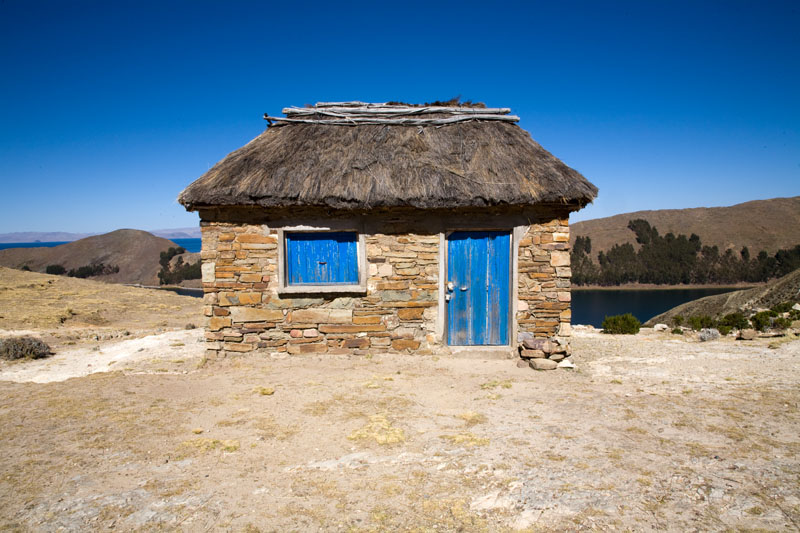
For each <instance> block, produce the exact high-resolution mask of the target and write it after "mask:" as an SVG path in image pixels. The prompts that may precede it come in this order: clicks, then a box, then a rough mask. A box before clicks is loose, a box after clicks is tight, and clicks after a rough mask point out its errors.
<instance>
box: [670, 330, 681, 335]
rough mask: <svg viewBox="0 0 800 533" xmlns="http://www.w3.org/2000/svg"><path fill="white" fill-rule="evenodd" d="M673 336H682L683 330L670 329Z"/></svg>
mask: <svg viewBox="0 0 800 533" xmlns="http://www.w3.org/2000/svg"><path fill="white" fill-rule="evenodd" d="M672 334H673V335H683V330H682V329H681V328H673V329H672Z"/></svg>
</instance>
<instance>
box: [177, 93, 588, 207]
mask: <svg viewBox="0 0 800 533" xmlns="http://www.w3.org/2000/svg"><path fill="white" fill-rule="evenodd" d="M344 104H345V105H344V106H343V105H342V103H337V104H327V105H326V104H319V105H318V106H317V108H318V109H320V110H325V107H328V109H327V110H326V111H328V110H330V109H331V106H336V107H335V109H336V112H337V113H341V112H342V109H343V108H345V111H344V113H345V115H347V113H348V112H347V110H346V107H347V104H348V103H344ZM380 106H384V109H387V113H386V114H385V115H383V114H380V113H378V114H376V113H375V112H374V110H375V109H376V105H375V104H370V108H371V109H372V110H373V112H372V113H370V114H369V117H370V118H369V120H370V121H371V122H374V121H375V120H377V121H380V120H382V119H386V120H387V121H396V120H397V118H398V113H397V109H396V108H397V107H402V105H400V104H392V105H389V104H378V105H377V107H378V108H379V107H380ZM351 107H353V108H355V107H357V106H351ZM294 109H300V108H294ZM450 109H452V108H442V113H441V114H437V113H435V112H434V113H431V112H427V114H425V115H423V116H422V118H421V117H420V115H419V109H416V110H415V111H414V114H413V115H412V117H413V120H414V121H415V123H414V125H397V124H395V123H368V124H363V123H362V124H357V125H354V124H349V125H343V122H346V121H347V120H349V119H351V117H363V114H361V113H359V114H356V111H353V112H352V113H353V114H352V115H351V117H347V116H346V117H344V118H342V117H341V116H336V117H332V116H330V113H327V114H323V113H322V112H321V113H320V114H311V115H308V114H307V112H306V113H305V114H304V115H302V120H306V121H309V120H310V122H305V123H291V122H285V121H284V122H281V120H288V119H280V118H275V117H270V119H272V120H274V121H277V122H276V124H275V125H273V126H271V127H269V128H268V129H267V131H265V132H264V133H262V134H261V135H259V136H258V137H256V138H255V139H253V140H252V141H251V142H250V143H248V144H247V145H245V146H244V147H242V148H240V149H239V150H236V151H235V152H233V153H231V154H229V155H228V156H227V157H226V158H225V159H223V160H222V161H220V162H219V163H217V164H216V165H215V166H214V167H213V168H212V169H211V170H209V171H208V172H206V174H204V175H203V176H202V177H200V178H199V179H198V180H197V181H195V182H194V183H192V184H191V185H189V187H187V188H186V190H184V191H183V192H182V193H181V195H180V197H179V198H178V200H179V201H180V203H181V204H183V205H184V206H185V207H186V208H187V209H189V210H196V209H200V208H204V207H215V206H234V205H242V206H263V207H294V206H308V207H311V206H320V207H332V208H337V209H370V208H377V207H416V208H423V209H430V208H459V207H478V206H490V205H516V206H529V205H535V204H561V205H565V206H567V207H568V208H570V209H578V208H580V207H583V206H584V205H586V204H587V203H589V202H591V201H592V200H593V199H594V198H595V196H596V195H597V188H596V187H595V186H594V185H592V184H591V183H589V182H588V181H587V180H586V178H584V177H583V176H582V175H581V174H580V173H578V172H577V171H575V170H574V169H572V168H570V167H568V166H567V165H565V164H564V163H562V162H561V161H560V160H558V159H557V158H556V157H554V156H553V155H552V154H550V153H549V152H548V151H547V150H545V149H544V148H542V147H541V146H540V145H539V144H538V143H536V141H534V140H533V139H531V137H530V135H529V134H528V133H527V132H525V131H524V130H522V129H521V128H520V127H519V126H517V125H516V124H514V123H513V119H514V118H515V117H509V116H507V113H508V110H507V109H496V110H492V109H486V110H485V112H486V113H488V114H490V115H495V116H494V117H490V118H488V119H487V118H486V116H487V115H486V114H484V113H483V112H482V114H480V115H476V114H475V109H474V108H472V109H470V111H469V112H465V113H463V114H459V113H458V112H456V113H455V114H454V112H453V111H451V110H450ZM362 110H363V108H362ZM446 110H447V112H445V111H446ZM362 113H363V111H362ZM287 114H288V115H289V116H295V115H292V114H291V110H289V111H288V112H287ZM298 116H299V115H298ZM454 117H455V118H457V119H458V121H456V122H455V123H451V124H447V125H436V121H437V120H441V119H446V120H448V121H449V120H452V119H453V118H454ZM509 119H512V121H509ZM420 120H422V121H427V122H422V123H421V124H420V123H419V121H420Z"/></svg>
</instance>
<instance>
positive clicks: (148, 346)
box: [0, 304, 800, 532]
mask: <svg viewBox="0 0 800 533" xmlns="http://www.w3.org/2000/svg"><path fill="white" fill-rule="evenodd" d="M187 305H188V304H187ZM107 327H110V326H107ZM62 334H64V335H66V333H65V332H62ZM201 336H202V334H201V331H200V330H199V329H194V330H184V329H177V324H176V328H175V329H173V330H170V331H165V332H162V333H160V334H157V335H151V336H141V335H140V336H139V337H138V338H134V336H131V337H113V335H110V334H109V335H108V336H107V338H106V340H105V341H92V340H91V339H89V340H86V341H85V342H79V343H77V344H76V345H74V346H73V345H62V346H61V348H59V350H57V352H58V353H57V354H56V355H55V356H53V358H52V359H51V360H48V361H44V362H42V361H32V362H24V363H13V364H9V363H6V364H4V365H3V366H2V367H0V433H2V443H3V445H2V454H0V529H9V530H32V531H33V530H35V531H58V530H64V531H84V530H122V531H127V530H145V531H147V530H183V531H209V530H212V531H317V530H325V531H329V530H333V531H339V530H342V531H354V532H356V531H359V532H360V531H394V530H401V531H503V530H514V529H517V530H532V531H550V530H569V531H575V530H617V531H626V530H630V531H642V530H667V531H707V530H716V531H725V530H773V531H776V530H797V529H798V524H800V460H798V457H800V415H798V400H799V399H800V392H799V391H800V383H798V382H799V381H800V372H799V371H798V370H800V341H798V340H783V341H781V340H775V339H772V340H771V339H757V340H754V341H746V342H742V341H738V342H737V341H734V340H733V339H730V338H724V339H721V340H717V341H711V342H706V343H700V342H699V341H697V340H695V339H693V338H691V337H689V336H687V337H685V338H684V337H677V336H673V335H670V334H668V333H655V332H653V331H652V330H643V333H641V334H639V335H637V336H609V335H601V334H599V333H596V332H594V331H592V330H586V329H580V328H578V329H576V332H575V336H574V337H573V341H572V342H573V347H574V350H575V355H574V357H573V360H574V362H575V364H576V368H575V369H574V370H563V369H561V370H557V371H550V372H534V371H533V370H530V369H527V368H517V367H516V366H515V364H514V362H513V361H505V360H491V361H482V360H470V359H449V358H437V357H429V356H426V357H418V356H397V355H394V356H391V355H382V354H379V353H375V354H372V356H370V357H352V358H351V357H344V356H341V357H332V356H325V357H297V356H295V357H290V358H285V357H284V358H281V357H270V356H269V355H261V356H253V355H250V356H246V357H238V358H231V359H227V360H222V361H205V360H204V359H203V353H204V351H203V343H202V342H200V339H201ZM82 338H83V337H82ZM770 344H772V347H769V345H770ZM88 365H91V366H88ZM70 376H76V377H70ZM14 380H16V381H21V382H15V381H14ZM31 381H40V382H41V383H33V382H31Z"/></svg>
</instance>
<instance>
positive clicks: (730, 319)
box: [719, 313, 750, 332]
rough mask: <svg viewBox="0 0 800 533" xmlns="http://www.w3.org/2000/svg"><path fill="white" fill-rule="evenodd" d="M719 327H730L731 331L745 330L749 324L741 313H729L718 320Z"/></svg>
mask: <svg viewBox="0 0 800 533" xmlns="http://www.w3.org/2000/svg"><path fill="white" fill-rule="evenodd" d="M719 325H720V327H723V326H730V327H731V329H746V328H747V327H748V326H749V325H750V324H748V322H747V319H746V318H745V317H744V315H743V314H742V313H730V314H727V315H725V316H724V317H722V319H720V321H719ZM720 332H722V329H720Z"/></svg>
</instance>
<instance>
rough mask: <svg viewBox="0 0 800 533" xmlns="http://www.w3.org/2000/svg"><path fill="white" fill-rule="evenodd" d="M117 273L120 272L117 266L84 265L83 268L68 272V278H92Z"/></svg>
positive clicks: (101, 264)
mask: <svg viewBox="0 0 800 533" xmlns="http://www.w3.org/2000/svg"><path fill="white" fill-rule="evenodd" d="M117 272H119V267H118V266H117V265H104V264H103V263H92V264H91V265H84V266H82V267H78V268H72V269H70V271H69V272H67V276H69V277H71V278H90V277H92V276H101V275H105V274H116V273H117Z"/></svg>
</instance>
